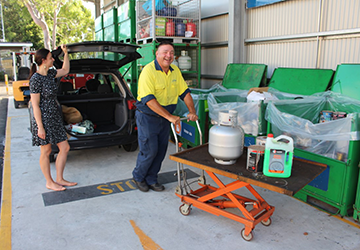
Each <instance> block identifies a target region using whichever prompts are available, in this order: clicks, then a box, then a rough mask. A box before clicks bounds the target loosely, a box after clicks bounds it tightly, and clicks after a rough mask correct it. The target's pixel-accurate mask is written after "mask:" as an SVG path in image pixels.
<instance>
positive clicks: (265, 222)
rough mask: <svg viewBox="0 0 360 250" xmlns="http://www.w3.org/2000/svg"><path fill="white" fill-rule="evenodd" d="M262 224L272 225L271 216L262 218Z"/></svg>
mask: <svg viewBox="0 0 360 250" xmlns="http://www.w3.org/2000/svg"><path fill="white" fill-rule="evenodd" d="M261 224H263V225H264V226H266V227H268V226H270V225H271V218H269V219H267V220H262V221H261Z"/></svg>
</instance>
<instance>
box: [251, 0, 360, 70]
mask: <svg viewBox="0 0 360 250" xmlns="http://www.w3.org/2000/svg"><path fill="white" fill-rule="evenodd" d="M359 9H360V1H358V0H345V1H338V0H327V1H325V0H293V1H285V2H280V3H277V4H272V5H268V6H264V7H260V8H252V9H247V10H246V17H247V25H248V27H247V30H248V33H247V38H246V39H245V42H246V45H245V46H246V51H247V53H246V60H247V62H248V63H264V64H267V65H268V74H267V75H268V77H271V75H272V73H273V70H274V69H275V68H276V67H280V66H281V67H298V68H326V69H333V70H336V67H337V65H338V64H340V63H359V62H360V53H359V43H360V17H359V15H358V12H359Z"/></svg>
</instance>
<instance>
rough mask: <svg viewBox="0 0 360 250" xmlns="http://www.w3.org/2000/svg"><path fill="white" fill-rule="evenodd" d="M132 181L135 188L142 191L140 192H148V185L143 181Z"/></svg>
mask: <svg viewBox="0 0 360 250" xmlns="http://www.w3.org/2000/svg"><path fill="white" fill-rule="evenodd" d="M133 181H134V182H135V185H136V186H137V188H138V189H139V190H140V191H142V192H147V191H149V185H148V184H147V183H146V182H145V181H136V180H134V179H133Z"/></svg>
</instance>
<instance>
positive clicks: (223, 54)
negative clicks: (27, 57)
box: [201, 14, 229, 89]
mask: <svg viewBox="0 0 360 250" xmlns="http://www.w3.org/2000/svg"><path fill="white" fill-rule="evenodd" d="M228 31H229V18H228V14H224V15H219V16H215V17H209V18H205V19H202V20H201V44H202V47H201V75H205V76H206V75H216V76H223V75H224V73H225V70H226V66H227V64H228V58H229V57H228V48H227V46H211V47H207V46H206V45H207V44H221V43H223V44H224V43H225V44H226V43H227V41H228V36H229V35H228ZM219 81H221V80H216V79H209V78H202V80H201V88H206V89H207V88H210V87H211V86H212V85H214V84H215V83H218V82H219Z"/></svg>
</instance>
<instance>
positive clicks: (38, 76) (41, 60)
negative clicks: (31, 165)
mask: <svg viewBox="0 0 360 250" xmlns="http://www.w3.org/2000/svg"><path fill="white" fill-rule="evenodd" d="M61 49H62V50H63V52H64V62H63V66H62V68H61V69H58V70H56V69H54V68H53V62H54V59H53V57H52V54H51V52H50V51H49V50H47V49H40V50H38V51H37V52H36V54H35V59H34V60H35V63H36V64H37V65H38V67H36V65H35V63H34V64H33V65H32V67H31V71H30V81H29V84H30V96H31V102H32V106H33V112H34V115H33V119H32V121H31V124H32V126H31V128H32V131H31V132H32V144H33V146H40V160H39V162H40V168H41V171H42V172H43V174H44V176H45V179H46V187H47V188H48V189H51V190H54V191H63V190H65V189H66V188H65V187H64V186H75V185H77V183H76V182H69V181H67V180H65V179H64V177H63V173H64V168H65V163H66V159H67V154H68V152H69V149H70V146H69V143H68V141H67V135H66V132H65V129H64V126H63V122H62V118H61V114H60V111H59V108H58V104H57V99H56V93H57V83H56V79H55V78H57V77H61V76H64V75H66V74H68V73H69V70H70V63H69V56H68V51H67V47H66V46H65V45H62V46H61ZM51 144H55V145H57V146H58V148H59V153H58V155H57V157H56V162H55V167H56V181H54V179H53V178H52V177H51V171H50V153H51Z"/></svg>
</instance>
